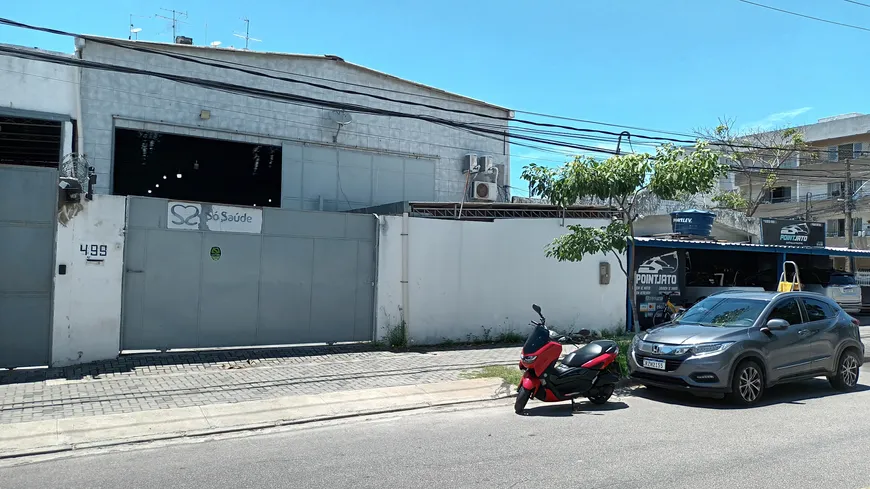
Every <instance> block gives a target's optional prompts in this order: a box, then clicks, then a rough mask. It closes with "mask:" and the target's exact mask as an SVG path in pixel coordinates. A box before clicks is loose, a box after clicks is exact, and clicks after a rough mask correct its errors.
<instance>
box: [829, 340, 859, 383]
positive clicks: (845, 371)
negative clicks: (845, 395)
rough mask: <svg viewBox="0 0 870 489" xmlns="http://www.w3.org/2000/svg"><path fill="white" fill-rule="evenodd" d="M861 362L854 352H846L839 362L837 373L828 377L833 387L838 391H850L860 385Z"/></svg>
mask: <svg viewBox="0 0 870 489" xmlns="http://www.w3.org/2000/svg"><path fill="white" fill-rule="evenodd" d="M860 371H861V362H860V361H859V359H858V354H857V353H855V351H854V350H846V351H844V352H843V354H842V355H840V360H839V361H838V362H837V371H836V372H835V373H834V375H832V376H830V377H828V381H829V382H830V383H831V386H832V387H833V388H834V389H837V390H838V391H850V390H853V389H854V388H855V386H857V385H858V374H859V373H860Z"/></svg>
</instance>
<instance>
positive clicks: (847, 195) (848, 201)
mask: <svg viewBox="0 0 870 489" xmlns="http://www.w3.org/2000/svg"><path fill="white" fill-rule="evenodd" d="M845 163H846V188H845V189H843V197H844V199H843V201H844V202H843V203H844V205H845V207H846V208H845V211H846V223H845V224H846V225H845V228H846V248H848V249H852V160H851V159H849V158H846V160H845ZM852 268H853V267H852V257H848V258H847V259H846V271H847V272H851V271H852Z"/></svg>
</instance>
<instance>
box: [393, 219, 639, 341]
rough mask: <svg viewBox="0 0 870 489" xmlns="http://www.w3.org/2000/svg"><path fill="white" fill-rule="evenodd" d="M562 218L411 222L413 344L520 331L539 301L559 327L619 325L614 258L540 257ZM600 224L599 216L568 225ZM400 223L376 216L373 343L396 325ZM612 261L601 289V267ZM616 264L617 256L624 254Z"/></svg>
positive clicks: (620, 292) (560, 230) (620, 301)
mask: <svg viewBox="0 0 870 489" xmlns="http://www.w3.org/2000/svg"><path fill="white" fill-rule="evenodd" d="M560 224H561V220H560V219H504V220H496V221H495V222H470V221H449V220H436V219H424V218H411V219H410V227H409V256H408V261H409V270H408V271H409V278H410V284H409V287H410V290H409V305H408V327H409V333H410V338H409V340H410V342H411V343H412V344H433V343H440V342H443V341H445V340H466V339H468V337H469V335H470V336H472V337H476V338H482V337H484V335H485V330H489V332H488V334H489V335H490V336H492V337H495V336H497V335H498V334H500V333H503V332H511V331H512V332H517V333H520V334H523V335H525V334H526V333H528V331H529V326H528V324H529V320H531V319H535V318H536V316H535V313H534V312H533V311H532V308H531V306H532V303H537V304H539V305H540V306H541V307H542V308H543V310H544V315H545V316H546V317H547V324H548V325H550V326H551V327H554V328H556V329H561V330H571V329H573V330H575V331H576V330H579V329H581V328H589V329H592V330H600V329H602V328H614V327H624V326H625V290H626V278H625V275H623V273H622V271H621V270H620V269H619V265H618V263H617V261H616V259H615V258H614V257H613V256H612V255H608V256H606V257H604V256H592V257H588V258H586V259H584V260H583V261H582V262H580V263H560V262H558V261H556V260H555V259H552V258H547V257H546V256H545V255H544V248H545V247H546V246H547V244H549V243H550V242H552V240H553V239H554V238H556V237H557V236H559V235H562V234H564V233H566V232H567V231H568V230H567V228H566V227H562V226H561V225H560ZM566 224H568V225H570V224H583V225H589V226H603V225H606V224H607V221H605V220H567V221H566ZM401 231H402V218H401V217H399V216H382V217H381V218H380V231H379V243H378V246H379V248H378V282H377V287H378V290H377V337H378V339H382V338H384V337H385V336H386V335H387V332H388V330H389V329H390V328H391V327H395V326H397V325H399V324H400V321H401V317H402V316H401V306H402V288H401V277H402V243H401ZM601 261H607V262H610V263H611V280H610V284H608V285H600V284H599V280H598V275H599V274H598V265H599V262H601ZM623 261H625V260H624V257H623Z"/></svg>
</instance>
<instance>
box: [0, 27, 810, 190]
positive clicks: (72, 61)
mask: <svg viewBox="0 0 870 489" xmlns="http://www.w3.org/2000/svg"><path fill="white" fill-rule="evenodd" d="M0 23H2V19H0ZM39 29H45V28H39ZM98 42H99V41H98ZM120 47H122V48H125V49H134V50H140V49H135V48H131V47H127V46H120ZM3 51H6V52H8V53H9V54H11V55H13V56H18V57H25V58H35V59H43V60H45V59H48V61H53V62H57V63H61V64H67V65H74V66H82V67H86V68H88V67H89V68H94V69H102V70H106V71H116V72H123V73H131V74H140V75H144V76H154V77H158V78H164V79H168V80H172V81H176V82H179V83H187V84H191V85H194V86H200V87H205V88H211V89H215V90H221V91H226V92H229V93H234V94H244V95H247V96H252V97H257V98H266V99H270V100H276V99H277V100H281V101H282V102H284V103H296V104H297V105H310V106H318V107H333V108H342V109H350V110H357V111H359V112H361V113H368V114H373V115H385V116H393V117H404V118H416V119H420V120H426V121H428V122H431V123H435V124H442V125H448V126H450V127H454V128H457V129H461V130H465V131H468V132H472V133H474V134H478V135H481V134H485V135H486V136H487V137H492V136H500V137H502V138H506V139H507V138H510V139H511V143H512V144H520V145H522V144H521V143H518V142H517V141H515V140H517V139H519V140H524V141H531V142H537V143H543V144H547V145H553V146H557V147H563V148H571V149H579V150H582V151H587V152H600V153H606V154H614V153H615V151H613V150H610V149H607V148H600V147H590V146H586V145H578V144H573V143H566V142H564V141H559V140H553V139H545V138H540V137H535V136H528V135H523V134H519V132H522V131H527V132H531V131H539V132H544V131H540V130H534V129H531V128H518V129H513V130H512V132H509V131H507V130H503V129H502V128H501V126H498V128H497V129H487V128H484V127H480V125H475V124H470V123H462V122H458V121H451V120H447V119H441V118H437V117H432V116H426V115H422V114H407V113H402V112H395V111H388V110H384V109H376V108H372V107H365V106H360V105H354V104H341V103H337V102H331V101H327V100H321V99H316V98H312V97H302V96H295V95H291V94H284V93H279V92H273V91H269V90H262V89H255V88H250V87H244V86H239V85H232V84H227V83H223V82H215V81H212V80H204V79H197V78H192V77H184V76H179V75H171V74H167V73H158V72H150V71H144V70H139V69H135V68H126V67H119V66H116V65H108V64H104V63H97V62H92V61H86V60H80V59H77V58H70V57H64V56H60V57H59V56H57V55H49V54H47V53H42V52H31V51H23V50H16V49H15V48H4V49H3ZM146 51H151V50H146ZM157 53H158V54H166V53H161V52H159V51H158V52H157ZM170 57H174V56H170ZM560 127H566V126H560ZM590 131H591V130H590ZM591 132H599V133H604V134H612V135H616V133H612V132H606V131H591ZM556 134H559V133H556ZM562 135H563V136H570V137H574V138H580V136H578V135H576V134H565V133H562ZM617 136H618V135H617ZM635 136H636V137H640V136H639V135H635ZM585 137H586V138H597V140H599V141H602V140H604V141H608V142H612V140H607V139H603V138H600V137H596V136H585ZM593 140H595V139H593ZM734 146H736V145H734ZM531 147H533V148H535V149H539V150H545V149H544V148H541V147H534V146H531ZM758 148H761V147H758ZM770 149H774V148H770ZM801 170H802V172H806V171H825V170H816V169H801ZM740 171H746V170H740ZM777 171H781V170H777ZM784 174H785V173H784Z"/></svg>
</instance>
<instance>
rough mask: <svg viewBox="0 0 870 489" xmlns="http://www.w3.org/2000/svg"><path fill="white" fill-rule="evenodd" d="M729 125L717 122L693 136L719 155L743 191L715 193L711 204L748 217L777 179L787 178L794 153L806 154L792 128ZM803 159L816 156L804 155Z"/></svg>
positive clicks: (803, 145) (802, 138) (756, 209)
mask: <svg viewBox="0 0 870 489" xmlns="http://www.w3.org/2000/svg"><path fill="white" fill-rule="evenodd" d="M733 123H734V121H733V120H727V119H720V121H719V125H718V126H716V127H714V128H712V129H703V130H699V131H697V133H698V135H699V136H700V137H702V138H703V139H706V140H708V141H710V144H711V145H712V146H713V147H715V148H717V150H719V151H721V152H722V153H723V156H725V158H727V161H728V165H729V167H730V169H731V171H732V172H734V173H735V174H736V178H737V182H736V183H737V184H738V185H740V186H741V188H742V189H743V190H742V191H741V190H731V191H719V192H718V193H716V195H714V196H713V202H716V203H717V204H718V206H719V207H721V208H724V209H730V210H735V211H739V212H742V213H744V214H745V215H746V216H748V217H752V216H753V215H755V213H756V212H757V211H758V207H759V206H760V205H761V204H763V203H765V202H767V201H768V199H769V195H770V191H771V189H773V188H774V187H776V186H777V183H778V182H779V181H780V179H781V177H782V176H784V175H786V176H787V175H788V168H789V167H790V166H791V164H792V163H796V162H797V156H798V154H800V153H801V152H805V151H808V146H807V143H806V141H805V140H804V135H803V133H801V132H800V131H799V130H797V129H795V128H784V129H777V130H774V131H760V130H745V131H737V130H735V129H733V127H732V126H733ZM805 156H808V157H817V156H818V155H812V154H810V153H807V154H806V155H805ZM793 171H794V170H792V172H793Z"/></svg>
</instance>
